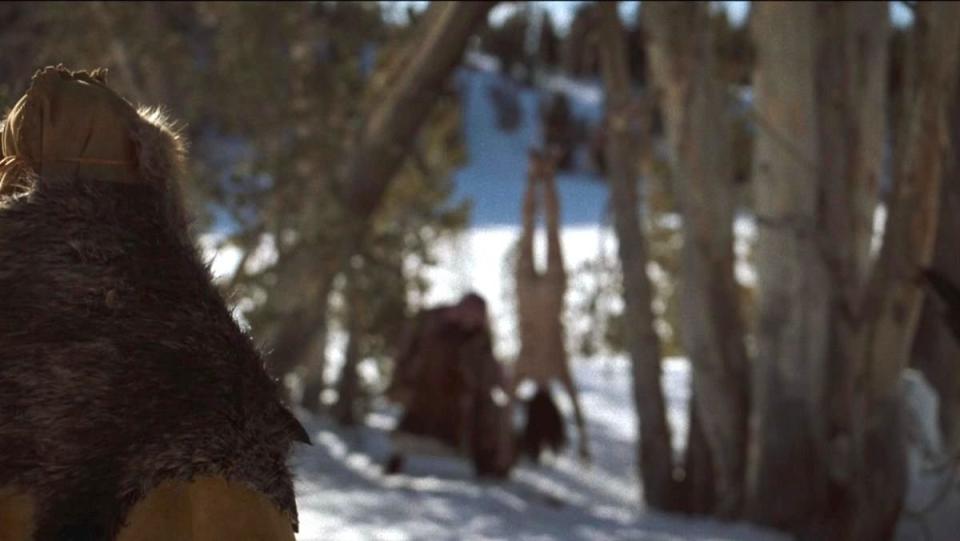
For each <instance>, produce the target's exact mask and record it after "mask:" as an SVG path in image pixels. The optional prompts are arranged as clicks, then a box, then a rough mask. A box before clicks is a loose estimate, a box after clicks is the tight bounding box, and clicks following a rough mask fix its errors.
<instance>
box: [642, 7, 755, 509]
mask: <svg viewBox="0 0 960 541" xmlns="http://www.w3.org/2000/svg"><path fill="white" fill-rule="evenodd" d="M644 16H645V20H646V22H647V30H648V34H647V35H648V40H649V41H648V51H649V58H650V66H651V74H652V79H653V81H655V84H656V85H657V87H658V90H659V94H660V96H661V110H662V111H663V113H664V118H665V120H666V122H665V124H666V132H667V137H668V140H669V143H670V151H671V167H672V170H673V180H674V182H675V183H676V184H675V185H676V189H675V193H677V194H678V196H679V200H680V207H681V211H682V213H683V217H684V222H683V223H684V236H685V238H684V248H683V265H682V271H681V272H682V275H681V283H682V302H681V310H682V314H683V317H682V320H681V321H682V324H683V327H682V328H681V334H682V339H683V344H684V348H685V349H686V352H687V354H688V355H689V356H690V359H691V361H692V363H693V369H694V374H693V381H694V389H695V391H694V393H693V396H694V397H695V400H694V403H693V405H692V406H693V407H695V408H696V410H697V413H698V414H699V424H700V426H701V427H702V430H703V436H704V437H705V438H706V442H707V446H708V451H709V454H710V457H711V461H710V462H711V463H712V465H713V475H714V477H715V488H716V504H717V508H716V509H706V510H705V511H707V512H714V511H716V512H717V514H719V515H720V516H724V517H732V516H735V515H737V514H738V513H739V512H740V508H741V505H742V500H743V483H744V471H745V454H746V433H747V416H748V411H749V406H748V374H747V363H746V357H747V355H746V350H745V347H744V343H743V332H744V331H743V325H742V322H741V319H740V308H739V300H738V291H737V283H736V280H735V278H734V273H733V272H734V269H733V265H734V257H733V216H734V178H733V177H734V175H733V162H732V160H731V159H730V156H731V153H732V151H733V148H732V146H731V140H732V137H731V135H732V129H731V128H732V126H731V116H730V113H729V111H730V107H729V105H728V103H727V102H728V100H727V99H726V94H725V92H726V89H725V88H724V87H723V83H722V82H720V81H719V80H717V79H715V78H714V60H713V48H714V47H713V40H712V35H711V32H710V28H709V19H708V17H709V14H708V8H707V4H706V3H704V2H697V3H693V2H684V3H666V2H664V3H656V2H655V3H651V4H649V5H647V6H646V7H645V8H644ZM693 428H694V427H693V425H691V431H693ZM699 428H700V427H698V429H699ZM691 433H693V432H691ZM691 441H693V439H692V438H691ZM690 448H691V449H693V448H694V447H693V446H692V445H691V447H690ZM688 475H689V472H688ZM701 500H702V498H701Z"/></svg>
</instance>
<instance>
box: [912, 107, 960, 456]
mask: <svg viewBox="0 0 960 541" xmlns="http://www.w3.org/2000/svg"><path fill="white" fill-rule="evenodd" d="M952 108H953V110H952V112H951V129H950V139H951V140H950V145H951V149H952V150H951V152H950V156H952V158H953V159H952V160H951V162H950V163H949V164H947V170H946V172H945V174H944V176H943V183H942V185H941V187H940V214H939V220H940V223H939V225H938V226H937V242H936V246H935V247H934V253H933V264H932V265H931V267H932V268H933V269H934V270H936V271H937V272H939V273H941V274H942V275H943V276H945V277H946V278H947V279H948V280H950V281H951V282H952V283H954V284H960V258H958V257H957V254H956V249H957V246H958V245H960V94H955V95H954V100H953V105H952ZM945 308H946V307H945V306H943V304H942V303H941V302H937V301H932V300H930V299H929V297H928V300H927V301H926V302H924V305H923V312H922V314H921V316H920V323H919V327H918V329H917V336H916V338H915V339H914V341H913V354H912V356H911V359H912V360H913V361H914V362H916V365H917V368H919V369H920V370H921V371H923V373H924V375H925V376H926V377H927V380H928V381H929V382H930V384H931V385H932V386H933V388H934V389H936V391H937V394H938V395H939V398H940V404H939V405H940V419H939V421H940V428H941V430H942V431H943V435H944V443H945V445H946V448H947V449H948V450H951V451H953V452H956V451H958V450H960V362H957V359H960V341H958V340H960V337H958V336H956V335H955V334H954V333H953V331H951V329H950V326H949V325H948V324H947V322H946V320H945V316H946V313H945Z"/></svg>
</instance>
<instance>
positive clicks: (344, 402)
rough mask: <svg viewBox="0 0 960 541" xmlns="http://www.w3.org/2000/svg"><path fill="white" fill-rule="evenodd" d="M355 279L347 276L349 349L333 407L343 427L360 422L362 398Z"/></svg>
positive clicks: (335, 416) (359, 332)
mask: <svg viewBox="0 0 960 541" xmlns="http://www.w3.org/2000/svg"><path fill="white" fill-rule="evenodd" d="M352 282H353V279H352V278H351V277H350V276H347V279H346V286H345V288H344V290H345V296H346V299H347V302H348V303H350V304H349V305H348V306H347V309H346V311H347V349H346V351H345V352H344V359H343V368H341V369H340V379H339V380H337V401H336V403H335V404H334V405H333V416H334V418H335V419H336V420H337V422H338V423H340V424H341V425H343V426H353V425H356V424H357V422H358V419H357V405H358V400H359V398H360V379H359V374H357V366H358V365H359V364H360V340H361V329H360V328H359V320H358V316H359V315H358V314H357V311H356V308H355V306H356V305H355V304H354V303H353V299H355V298H356V290H355V289H354V287H353V283H352Z"/></svg>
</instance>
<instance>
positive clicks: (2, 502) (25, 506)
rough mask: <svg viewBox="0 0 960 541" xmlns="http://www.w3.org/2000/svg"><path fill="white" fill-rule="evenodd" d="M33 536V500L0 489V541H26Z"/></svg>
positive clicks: (23, 495) (18, 493)
mask: <svg viewBox="0 0 960 541" xmlns="http://www.w3.org/2000/svg"><path fill="white" fill-rule="evenodd" d="M32 534H33V499H32V498H30V497H29V496H28V495H26V494H24V493H22V492H19V491H15V490H11V489H3V488H0V541H28V540H30V539H31V538H32Z"/></svg>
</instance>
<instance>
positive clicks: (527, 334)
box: [510, 150, 590, 461]
mask: <svg viewBox="0 0 960 541" xmlns="http://www.w3.org/2000/svg"><path fill="white" fill-rule="evenodd" d="M556 168H557V155H556V153H555V152H542V151H537V150H533V151H531V152H530V169H529V172H528V176H527V190H526V194H525V196H524V201H523V232H522V233H521V237H520V253H519V256H518V258H517V267H516V288H517V289H516V294H517V319H518V322H519V326H520V356H519V358H518V359H517V363H516V366H515V368H514V377H513V381H512V388H511V391H512V392H511V393H510V395H511V397H514V396H516V390H517V387H518V386H519V385H520V384H521V383H523V381H524V380H532V381H533V383H534V384H535V385H536V391H535V393H534V395H533V397H532V398H531V399H530V401H529V402H528V403H527V408H526V409H527V420H526V426H525V428H524V431H523V434H522V435H521V437H520V446H521V448H522V450H523V451H524V452H525V453H526V454H527V455H528V456H529V457H530V458H531V459H533V460H534V461H536V460H538V459H539V456H540V453H541V451H542V450H543V449H545V448H551V449H553V451H554V452H557V451H559V450H560V448H562V447H563V446H564V445H565V444H566V434H565V431H564V425H563V419H562V417H561V415H560V411H559V410H558V408H557V406H556V404H555V403H554V400H553V397H552V395H551V393H550V384H551V382H553V381H559V382H560V383H561V384H562V385H563V387H564V389H565V390H566V392H567V394H568V395H569V396H570V402H571V403H572V405H573V415H574V421H575V422H576V425H577V431H578V436H579V453H580V457H581V459H583V460H585V461H588V460H589V459H590V451H589V443H588V441H587V433H586V426H585V423H584V420H583V412H582V410H581V408H580V400H579V398H578V397H577V390H576V387H575V386H574V383H573V378H572V376H571V375H570V366H569V362H568V359H567V350H566V346H565V333H564V328H563V322H562V319H561V318H562V315H563V297H564V294H565V293H566V289H567V274H566V271H565V270H564V267H563V252H562V250H561V248H560V208H559V202H558V201H557V188H556V184H555V181H554V174H555V172H556ZM538 190H542V193H543V202H544V211H545V215H546V225H547V268H546V270H545V271H544V272H540V271H538V270H537V268H536V265H535V263H534V254H533V236H534V230H535V227H536V225H535V224H536V215H537V193H536V192H537V191H538Z"/></svg>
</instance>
